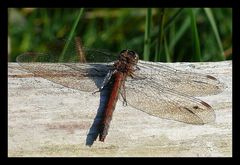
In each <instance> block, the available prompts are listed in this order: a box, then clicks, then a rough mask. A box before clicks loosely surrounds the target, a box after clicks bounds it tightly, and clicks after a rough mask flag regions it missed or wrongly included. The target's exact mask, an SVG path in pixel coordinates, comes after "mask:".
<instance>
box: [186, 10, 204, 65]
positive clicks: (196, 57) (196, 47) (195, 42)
mask: <svg viewBox="0 0 240 165" xmlns="http://www.w3.org/2000/svg"><path fill="white" fill-rule="evenodd" d="M189 10H190V18H191V30H192V38H193V47H194V54H193V56H192V60H193V61H201V49H200V41H199V36H198V29H197V22H196V16H195V13H194V10H193V9H189Z"/></svg>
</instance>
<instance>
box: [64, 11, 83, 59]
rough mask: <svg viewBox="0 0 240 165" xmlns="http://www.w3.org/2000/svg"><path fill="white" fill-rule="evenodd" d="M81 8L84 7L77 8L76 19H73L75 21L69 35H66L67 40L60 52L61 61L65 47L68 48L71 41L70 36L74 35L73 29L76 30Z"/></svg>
mask: <svg viewBox="0 0 240 165" xmlns="http://www.w3.org/2000/svg"><path fill="white" fill-rule="evenodd" d="M83 10H84V8H81V9H80V10H79V12H78V14H77V18H76V20H75V22H74V24H73V27H72V29H71V32H70V34H69V36H68V38H67V42H66V44H65V45H64V48H63V51H62V53H61V56H60V61H62V60H63V59H64V56H65V53H66V51H67V48H68V46H69V44H70V42H71V41H72V38H73V36H74V32H75V30H76V28H77V25H78V23H79V20H80V18H81V16H82V14H83Z"/></svg>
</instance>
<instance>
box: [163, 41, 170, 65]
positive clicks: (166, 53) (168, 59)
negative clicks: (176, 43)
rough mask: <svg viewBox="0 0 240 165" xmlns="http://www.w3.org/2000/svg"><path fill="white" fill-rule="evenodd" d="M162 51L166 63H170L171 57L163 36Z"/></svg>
mask: <svg viewBox="0 0 240 165" xmlns="http://www.w3.org/2000/svg"><path fill="white" fill-rule="evenodd" d="M164 50H165V56H166V61H167V62H171V57H170V53H169V49H168V44H167V39H166V36H164Z"/></svg>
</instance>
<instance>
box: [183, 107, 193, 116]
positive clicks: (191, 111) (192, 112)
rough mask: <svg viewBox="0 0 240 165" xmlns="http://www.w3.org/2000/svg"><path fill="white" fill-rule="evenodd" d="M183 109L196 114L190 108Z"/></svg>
mask: <svg viewBox="0 0 240 165" xmlns="http://www.w3.org/2000/svg"><path fill="white" fill-rule="evenodd" d="M183 108H184V109H186V110H187V111H188V112H190V113H192V114H194V112H193V111H192V110H191V109H189V108H187V107H183Z"/></svg>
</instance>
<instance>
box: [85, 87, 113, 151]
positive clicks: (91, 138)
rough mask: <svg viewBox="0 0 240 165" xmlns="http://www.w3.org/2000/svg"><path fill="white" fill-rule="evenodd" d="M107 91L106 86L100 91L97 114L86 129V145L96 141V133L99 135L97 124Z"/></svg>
mask: <svg viewBox="0 0 240 165" xmlns="http://www.w3.org/2000/svg"><path fill="white" fill-rule="evenodd" d="M108 92H109V89H108V88H106V89H104V90H103V91H101V92H100V100H99V102H100V103H99V107H98V110H97V114H96V116H95V118H94V121H93V123H92V125H91V127H90V129H89V131H88V135H87V138H86V145H87V146H89V147H91V146H92V145H93V143H94V141H96V139H97V137H98V135H99V131H100V129H99V126H100V122H101V120H102V118H103V112H104V108H105V105H106V101H107V97H108Z"/></svg>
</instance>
